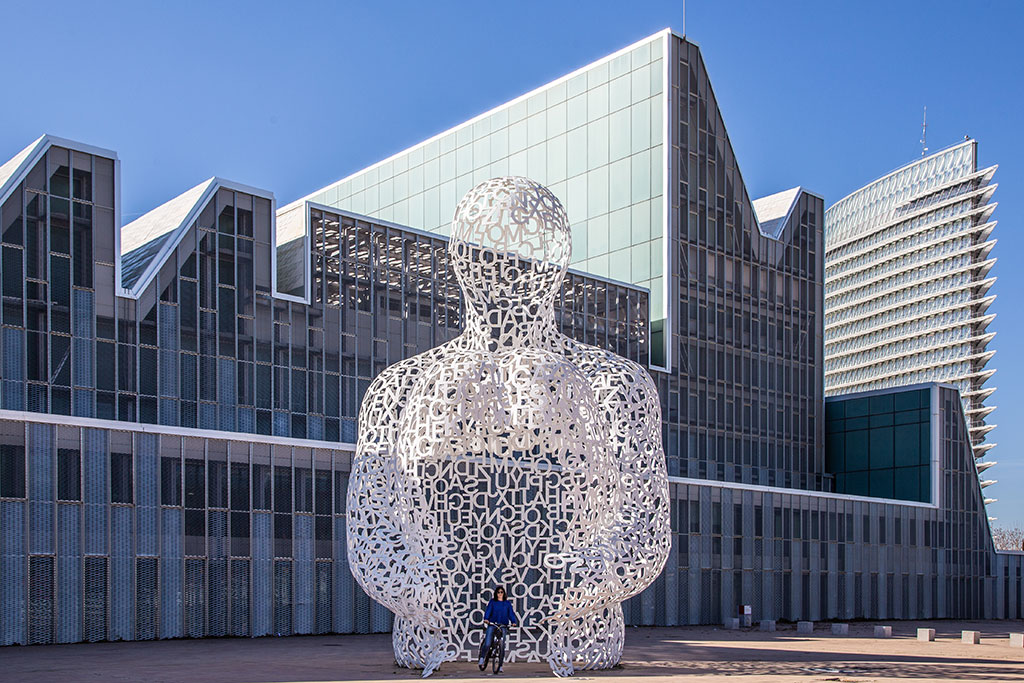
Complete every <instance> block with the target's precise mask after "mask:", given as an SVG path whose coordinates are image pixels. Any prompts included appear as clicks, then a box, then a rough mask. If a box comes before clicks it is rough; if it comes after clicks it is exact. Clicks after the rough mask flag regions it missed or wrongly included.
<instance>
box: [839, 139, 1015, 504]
mask: <svg viewBox="0 0 1024 683" xmlns="http://www.w3.org/2000/svg"><path fill="white" fill-rule="evenodd" d="M995 171H996V167H995V166H990V167H988V168H983V169H979V168H978V144H977V142H976V141H974V140H965V141H963V142H961V143H959V144H956V145H953V146H952V147H949V148H947V149H944V150H941V151H939V152H936V153H935V154H931V155H929V156H927V157H924V158H922V159H919V160H917V161H915V162H913V163H910V164H907V165H906V166H903V167H901V168H899V169H897V170H895V171H893V172H892V173H890V174H888V175H886V176H884V177H883V178H880V179H879V180H876V181H874V182H873V183H871V184H869V185H867V186H865V187H863V188H861V189H859V190H857V191H856V192H853V193H852V194H850V195H849V196H847V197H845V198H843V199H841V200H840V201H838V202H836V203H835V204H834V205H833V206H832V207H830V208H829V209H828V211H827V212H826V214H825V237H826V241H827V245H828V246H827V250H826V252H825V390H826V392H827V393H828V394H829V395H838V394H844V393H848V392H852V391H863V390H869V389H875V388H881V387H893V386H901V385H907V384H915V383H918V382H929V381H935V382H948V383H951V384H954V385H955V386H957V387H958V388H959V389H960V395H961V396H962V397H963V399H964V409H965V411H966V414H967V416H968V418H969V421H970V432H971V442H972V444H973V446H974V453H975V455H976V457H977V459H978V472H979V473H981V472H984V471H985V470H986V469H987V468H988V467H990V466H992V465H993V464H994V463H993V462H991V461H985V458H986V457H987V455H988V451H989V449H991V448H992V447H993V446H994V445H995V444H992V443H990V442H987V441H986V435H987V434H988V432H990V431H991V430H992V429H993V428H994V427H995V425H993V424H988V423H987V416H988V415H989V414H990V413H991V412H992V411H993V410H995V406H992V405H986V399H988V397H989V396H991V394H992V393H993V392H994V391H995V387H987V386H985V384H986V382H987V381H988V380H989V379H990V378H991V377H992V375H993V374H994V373H995V368H991V367H988V361H989V360H990V359H991V358H992V356H993V355H994V354H995V351H994V350H992V349H990V348H989V343H990V342H991V341H992V338H993V337H994V336H995V332H991V331H989V330H988V326H989V324H990V323H991V322H992V320H993V319H994V318H995V315H994V314H990V313H988V308H989V306H990V305H991V303H992V301H993V300H994V299H995V296H994V295H990V294H989V293H988V292H989V289H990V288H991V287H992V284H993V283H994V282H995V278H994V277H990V276H989V271H990V270H991V269H992V266H993V264H994V263H995V258H993V257H992V256H991V252H992V247H993V246H994V245H995V240H994V239H991V234H992V230H993V229H994V228H995V225H996V222H995V221H994V220H991V216H992V212H993V211H994V209H995V207H996V204H995V203H994V202H992V201H991V198H992V194H993V193H994V192H995V189H996V185H995V184H993V183H992V182H991V181H992V176H993V174H994V173H995ZM992 483H994V482H993V481H992V480H990V479H987V478H986V479H985V480H984V481H983V482H982V486H983V487H984V486H988V485H989V484H992Z"/></svg>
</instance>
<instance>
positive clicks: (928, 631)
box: [917, 628, 935, 643]
mask: <svg viewBox="0 0 1024 683" xmlns="http://www.w3.org/2000/svg"><path fill="white" fill-rule="evenodd" d="M917 639H918V640H920V641H921V642H922V643H930V642H932V641H933V640H935V629H933V628H919V629H917Z"/></svg>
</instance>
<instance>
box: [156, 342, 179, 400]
mask: <svg viewBox="0 0 1024 683" xmlns="http://www.w3.org/2000/svg"><path fill="white" fill-rule="evenodd" d="M160 395H161V396H178V395H179V392H178V353H177V352H176V351H171V350H166V349H161V351H160Z"/></svg>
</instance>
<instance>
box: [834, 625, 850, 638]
mask: <svg viewBox="0 0 1024 683" xmlns="http://www.w3.org/2000/svg"><path fill="white" fill-rule="evenodd" d="M832 635H834V636H848V635H850V625H849V624H832Z"/></svg>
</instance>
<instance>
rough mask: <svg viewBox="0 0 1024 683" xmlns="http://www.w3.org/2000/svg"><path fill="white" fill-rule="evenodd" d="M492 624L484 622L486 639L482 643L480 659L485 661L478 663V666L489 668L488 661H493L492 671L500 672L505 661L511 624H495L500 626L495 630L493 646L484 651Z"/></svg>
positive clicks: (481, 668) (482, 668)
mask: <svg viewBox="0 0 1024 683" xmlns="http://www.w3.org/2000/svg"><path fill="white" fill-rule="evenodd" d="M489 625H490V624H484V625H483V626H482V627H481V628H483V629H484V640H483V641H481V643H480V659H481V660H483V663H482V664H481V663H478V664H477V666H479V667H480V670H481V671H483V670H484V669H486V668H487V662H488V660H490V662H491V671H493V672H494V673H495V674H498V673H499V672H500V671H501V665H502V664H503V663H504V661H505V640H506V639H507V638H508V629H509V624H494V626H497V627H498V628H497V629H495V631H494V638H493V639H492V640H491V646H490V647H489V648H488V649H487V651H486V652H484V643H485V642H486V640H487V635H486V632H487V627H488V626H489Z"/></svg>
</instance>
